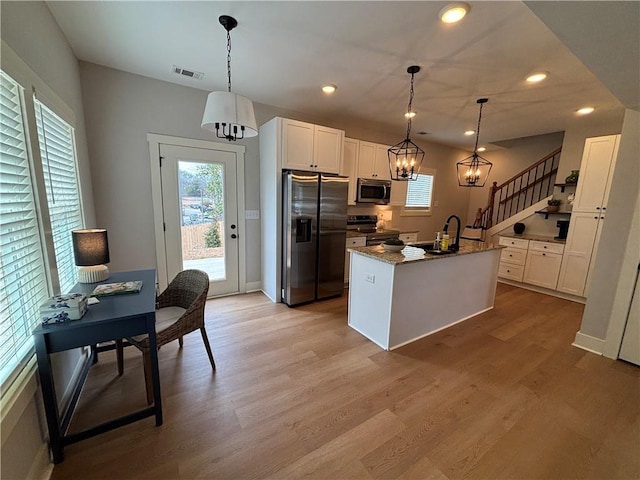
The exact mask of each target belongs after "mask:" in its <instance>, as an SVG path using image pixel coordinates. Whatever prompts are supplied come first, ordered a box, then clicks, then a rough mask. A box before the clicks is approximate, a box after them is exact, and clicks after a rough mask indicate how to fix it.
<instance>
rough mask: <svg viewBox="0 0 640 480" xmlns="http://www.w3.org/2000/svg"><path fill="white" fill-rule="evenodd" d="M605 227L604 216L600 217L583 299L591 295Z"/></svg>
mask: <svg viewBox="0 0 640 480" xmlns="http://www.w3.org/2000/svg"><path fill="white" fill-rule="evenodd" d="M603 225H604V215H600V219H599V220H598V228H597V229H596V238H595V240H594V241H593V251H592V252H591V261H590V262H589V271H588V272H587V280H586V282H585V283H584V293H583V294H582V296H583V297H586V296H587V295H589V285H591V278H592V274H593V266H594V265H595V264H596V257H597V255H598V247H599V246H600V235H601V234H602V226H603Z"/></svg>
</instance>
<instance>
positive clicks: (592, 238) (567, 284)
mask: <svg viewBox="0 0 640 480" xmlns="http://www.w3.org/2000/svg"><path fill="white" fill-rule="evenodd" d="M603 223H604V215H601V214H598V213H588V212H578V213H575V212H574V213H573V214H572V215H571V225H570V226H569V234H568V235H567V246H566V253H565V255H564V259H563V260H562V266H561V268H560V278H559V281H558V290H559V291H561V292H564V293H570V294H572V295H578V296H580V297H586V296H587V293H588V278H589V273H590V272H591V270H593V264H594V261H593V260H594V259H595V256H596V250H597V246H598V243H599V241H600V232H601V231H602V225H603Z"/></svg>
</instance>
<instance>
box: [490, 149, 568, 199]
mask: <svg viewBox="0 0 640 480" xmlns="http://www.w3.org/2000/svg"><path fill="white" fill-rule="evenodd" d="M561 151H562V147H559V148H557V149H555V150H554V151H553V152H551V153H550V154H549V155H547V156H546V157H544V158H542V159H540V160H538V161H537V162H536V163H534V164H533V165H531V166H530V167H528V168H525V169H524V170H522V171H521V172H520V173H518V174H516V175H514V176H513V177H511V178H510V179H509V180H507V181H506V182H503V183H502V185H498V186H497V187H496V190H500V189H501V188H502V187H504V186H505V185H507V184H509V183H511V182H513V181H514V180H516V179H518V178H519V177H521V176H523V175H524V174H525V173H527V172H530V171H531V170H534V169H536V168H538V167H539V166H540V164H541V163H544V162H546V161H547V160H549V159H550V158H552V157H555V156H556V155H557V154H559V153H560V152H561ZM493 183H494V185H495V182H493Z"/></svg>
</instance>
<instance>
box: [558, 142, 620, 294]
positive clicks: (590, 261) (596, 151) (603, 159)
mask: <svg viewBox="0 0 640 480" xmlns="http://www.w3.org/2000/svg"><path fill="white" fill-rule="evenodd" d="M619 142H620V135H606V136H603V137H593V138H587V139H586V141H585V146H584V152H583V154H582V162H581V164H580V176H579V177H578V185H577V189H576V198H575V201H574V203H573V212H572V215H571V224H570V226H569V233H568V235H567V243H566V245H565V250H564V256H563V259H562V265H561V266H560V277H559V279H558V288H557V289H558V290H559V291H561V292H565V293H570V294H572V295H578V296H580V297H586V296H587V295H588V293H589V281H590V278H591V272H592V270H593V265H594V264H595V258H596V254H597V249H598V243H599V242H600V233H601V232H602V225H603V223H604V219H605V214H606V211H607V200H608V199H609V190H610V189H611V180H612V177H613V170H614V167H615V162H616V157H617V156H618V144H619Z"/></svg>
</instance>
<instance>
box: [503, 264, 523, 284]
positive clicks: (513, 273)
mask: <svg viewBox="0 0 640 480" xmlns="http://www.w3.org/2000/svg"><path fill="white" fill-rule="evenodd" d="M523 274H524V265H514V264H512V263H505V262H500V267H499V268H498V276H499V277H502V278H508V279H509V280H515V281H516V282H521V281H522V275H523Z"/></svg>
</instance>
